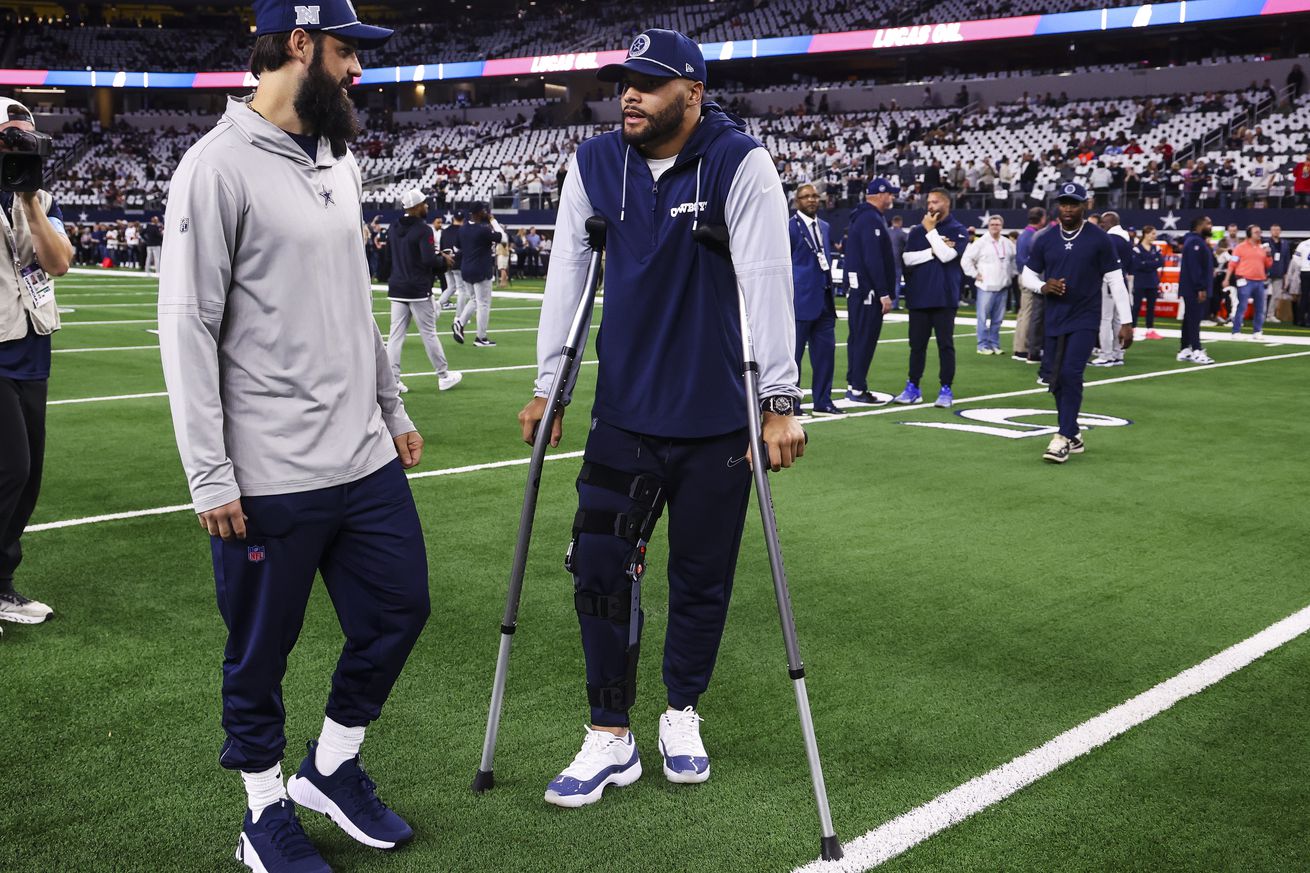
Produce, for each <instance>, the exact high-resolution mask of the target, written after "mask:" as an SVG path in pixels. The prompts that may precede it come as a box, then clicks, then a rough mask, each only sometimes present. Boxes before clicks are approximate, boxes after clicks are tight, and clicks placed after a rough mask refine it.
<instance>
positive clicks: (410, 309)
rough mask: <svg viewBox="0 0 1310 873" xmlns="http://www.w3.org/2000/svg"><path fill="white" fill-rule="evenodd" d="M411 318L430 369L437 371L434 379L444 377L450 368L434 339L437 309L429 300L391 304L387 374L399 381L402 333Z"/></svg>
mask: <svg viewBox="0 0 1310 873" xmlns="http://www.w3.org/2000/svg"><path fill="white" fill-rule="evenodd" d="M411 318H412V319H413V320H414V322H415V323H416V324H417V325H418V335H419V338H420V339H422V340H423V348H424V349H426V350H427V353H428V361H429V362H431V364H432V369H434V370H436V371H437V376H438V377H441V376H444V375H446V373H447V372H448V371H449V370H450V365H449V364H447V363H446V353H445V351H443V350H442V348H441V340H440V339H438V338H437V307H436V305H435V304H433V302H432V298H431V297H425V298H423V299H422V300H392V301H391V336H390V337H388V338H387V360H388V361H390V362H391V372H392V373H395V374H396V379H397V381H399V380H400V353H401V351H402V350H403V349H404V348H405V333H406V332H407V331H408V330H409V322H410V319H411Z"/></svg>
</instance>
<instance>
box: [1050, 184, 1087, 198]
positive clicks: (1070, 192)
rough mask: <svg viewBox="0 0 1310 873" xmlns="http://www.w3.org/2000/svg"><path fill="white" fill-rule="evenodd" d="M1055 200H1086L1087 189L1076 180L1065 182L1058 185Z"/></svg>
mask: <svg viewBox="0 0 1310 873" xmlns="http://www.w3.org/2000/svg"><path fill="white" fill-rule="evenodd" d="M1055 199H1056V200H1074V201H1077V202H1078V203H1086V202H1087V189H1086V188H1084V187H1083V186H1082V185H1079V184H1078V183H1077V182H1065V183H1064V184H1062V185H1061V186H1060V189H1059V191H1057V192H1056V195H1055Z"/></svg>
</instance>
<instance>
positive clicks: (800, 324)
mask: <svg viewBox="0 0 1310 873" xmlns="http://www.w3.org/2000/svg"><path fill="white" fill-rule="evenodd" d="M836 325H837V316H836V315H833V314H832V313H828V312H825V313H824V314H823V315H821V316H819V317H818V318H815V319H813V320H809V321H797V322H796V369H797V371H799V370H800V368H801V360H802V359H803V358H804V357H805V346H806V345H807V344H808V345H809V347H810V387H811V389H812V390H813V392H814V398H813V399H814V406H815V408H816V409H824V408H827V407H828V406H831V405H832V373H833V370H834V368H835V366H836V361H835V359H836V355H837V333H836V330H835V328H836Z"/></svg>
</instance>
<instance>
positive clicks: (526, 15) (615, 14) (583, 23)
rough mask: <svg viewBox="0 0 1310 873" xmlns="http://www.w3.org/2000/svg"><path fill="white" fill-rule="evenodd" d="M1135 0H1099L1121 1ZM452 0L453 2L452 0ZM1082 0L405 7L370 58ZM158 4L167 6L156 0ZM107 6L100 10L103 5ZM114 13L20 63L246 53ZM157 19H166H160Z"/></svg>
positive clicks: (710, 34) (48, 35)
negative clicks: (413, 10) (493, 11)
mask: <svg viewBox="0 0 1310 873" xmlns="http://www.w3.org/2000/svg"><path fill="white" fill-rule="evenodd" d="M1130 2H1136V0H1102V2H1100V3H1097V4H1096V5H1097V6H1098V7H1100V6H1107V7H1112V6H1124V5H1129V3H1130ZM453 5H454V4H452V6H453ZM1086 6H1087V4H1086V3H1078V2H1075V0H983V2H981V3H977V2H966V0H946V2H940V3H939V2H929V0H910V2H908V3H907V2H902V0H816V2H813V3H792V4H788V3H777V2H771V0H697V2H693V3H688V4H669V3H666V2H655V0H599V2H597V0H590V2H588V0H582V2H575V3H574V2H571V3H566V2H564V0H518V2H517V3H516V4H515V5H514V6H512V7H510V8H509V9H508V10H506V11H504V12H502V13H500V14H499V15H489V14H488V13H487V10H485V9H482V8H478V7H476V6H473V5H469V4H465V5H464V6H463V8H452V9H449V10H442V11H441V13H440V14H439V15H437V14H434V13H431V12H427V13H424V12H419V13H418V17H419V18H420V19H425V20H416V16H415V15H414V14H408V13H407V14H406V15H404V16H403V17H401V18H399V19H398V20H396V21H393V22H390V23H392V24H393V25H395V26H397V28H398V32H397V34H396V37H395V38H393V39H392V40H391V42H390V43H389V44H388V45H387V46H386V47H385V48H383V49H381V50H379V51H377V52H374V53H371V54H370V56H369V57H368V58H367V64H368V65H369V66H392V65H402V64H413V63H418V62H422V63H429V62H444V63H455V62H460V61H476V60H482V59H484V58H489V57H523V56H535V55H547V54H564V53H568V52H580V51H602V50H607V49H617V48H622V47H623V46H625V45H627V43H628V42H629V41H630V40H631V38H632V37H633V36H635V35H636V34H637V33H640V32H641V31H642V30H644V29H646V28H648V27H667V28H672V29H676V30H679V31H681V32H683V33H686V34H687V35H688V36H691V37H693V38H694V39H697V40H698V41H700V42H703V43H711V42H726V41H729V40H738V39H750V38H767V37H777V36H796V35H802V34H808V33H816V32H837V31H848V30H863V29H869V28H878V27H892V26H901V25H906V24H936V23H943V22H951V21H967V20H974V19H981V18H1001V17H1008V16H1014V15H1031V14H1038V13H1047V12H1067V11H1071V10H1073V9H1075V8H1086ZM161 10H162V11H161ZM100 14H105V13H104V12H103V11H101V13H100ZM132 15H133V17H127V14H126V13H124V14H121V15H118V16H117V17H114V15H113V13H112V10H111V12H110V13H109V17H110V20H108V21H106V20H105V19H104V18H99V17H97V18H91V17H87V18H79V17H77V16H76V15H69V16H68V17H65V18H63V19H60V20H58V21H36V22H33V21H24V22H23V23H22V24H21V25H20V26H19V27H17V29H16V30H17V32H16V37H15V38H16V39H17V40H18V44H17V51H16V54H15V60H16V65H17V66H20V67H24V68H47V69H75V70H80V69H85V68H88V67H94V68H95V69H109V70H158V71H192V70H240V69H245V65H246V61H247V60H248V57H249V43H250V39H249V33H248V28H247V27H246V26H245V25H244V23H243V22H241V21H240V19H239V17H238V13H236V12H233V13H229V14H228V15H227V16H226V17H223V16H215V15H214V14H213V13H209V14H207V15H205V16H204V17H202V18H200V19H198V20H193V19H185V18H183V17H181V16H178V15H177V14H176V10H173V9H169V8H167V7H159V8H158V9H155V10H154V11H153V12H152V7H147V6H142V7H133V8H132ZM161 22H162V25H163V26H162V27H161V26H160V25H161Z"/></svg>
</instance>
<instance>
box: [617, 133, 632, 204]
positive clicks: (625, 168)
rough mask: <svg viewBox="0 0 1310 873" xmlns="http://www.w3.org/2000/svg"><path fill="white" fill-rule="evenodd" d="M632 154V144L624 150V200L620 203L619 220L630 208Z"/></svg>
mask: <svg viewBox="0 0 1310 873" xmlns="http://www.w3.org/2000/svg"><path fill="white" fill-rule="evenodd" d="M630 154H632V146H628V147H627V148H626V149H624V150H623V202H622V203H620V204H619V221H622V220H623V214H624V213H625V212H626V211H627V209H628V155H630Z"/></svg>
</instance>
